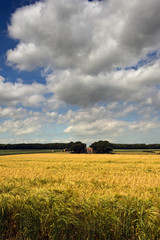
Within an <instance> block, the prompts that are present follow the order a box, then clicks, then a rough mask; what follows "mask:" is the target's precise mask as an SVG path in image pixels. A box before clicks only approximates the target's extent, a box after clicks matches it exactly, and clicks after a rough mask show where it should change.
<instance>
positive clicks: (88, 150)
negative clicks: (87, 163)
mask: <svg viewBox="0 0 160 240" xmlns="http://www.w3.org/2000/svg"><path fill="white" fill-rule="evenodd" d="M93 152H94V150H93V148H90V147H88V148H86V153H93Z"/></svg>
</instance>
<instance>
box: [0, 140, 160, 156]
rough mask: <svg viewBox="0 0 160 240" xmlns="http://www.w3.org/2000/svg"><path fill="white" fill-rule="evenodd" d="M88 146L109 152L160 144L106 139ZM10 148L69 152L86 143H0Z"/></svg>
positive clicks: (78, 150) (82, 149) (83, 149)
mask: <svg viewBox="0 0 160 240" xmlns="http://www.w3.org/2000/svg"><path fill="white" fill-rule="evenodd" d="M89 147H90V148H93V151H94V152H95V153H111V152H112V150H113V149H160V144H157V143H156V144H137V143H136V144H117V143H110V142H108V141H102V140H101V141H97V142H94V143H92V144H91V145H90V146H89ZM9 149H10V150H11V149H25V150H26V149H28V150H29V149H30V150H32V149H44V150H47V149H51V150H54V149H59V150H62V151H69V152H71V153H84V152H86V151H87V150H86V144H85V143H82V142H80V141H77V142H70V143H19V144H0V150H9Z"/></svg>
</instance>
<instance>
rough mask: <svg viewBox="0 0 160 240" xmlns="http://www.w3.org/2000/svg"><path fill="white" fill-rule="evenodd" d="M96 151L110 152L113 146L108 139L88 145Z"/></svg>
mask: <svg viewBox="0 0 160 240" xmlns="http://www.w3.org/2000/svg"><path fill="white" fill-rule="evenodd" d="M90 147H91V148H93V149H94V151H95V152H96V153H111V152H112V150H113V148H112V145H111V143H110V142H108V141H98V142H94V143H92V144H91V145H90Z"/></svg>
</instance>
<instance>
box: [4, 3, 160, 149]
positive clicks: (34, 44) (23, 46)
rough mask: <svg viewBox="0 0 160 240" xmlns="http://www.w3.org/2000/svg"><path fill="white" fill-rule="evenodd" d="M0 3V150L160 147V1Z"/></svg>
mask: <svg viewBox="0 0 160 240" xmlns="http://www.w3.org/2000/svg"><path fill="white" fill-rule="evenodd" d="M0 5H1V6H0V143H6V144H7V143H34V142H40V143H49V142H50V143H51V142H70V141H79V140H80V141H83V142H85V143H87V144H88V145H89V144H91V143H92V142H94V141H97V140H108V141H110V142H112V143H160V137H159V136H160V24H159V23H160V14H159V12H160V1H159V0H152V1H150V0H141V1H139V0H128V1H126V0H118V1H117V0H101V1H100V0H99V1H96V0H93V1H91V0H89V1H87V0H67V1H66V0H43V1H40V0H39V1H36V0H7V1H6V0H1V3H0Z"/></svg>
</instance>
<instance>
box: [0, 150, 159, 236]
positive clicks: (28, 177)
mask: <svg viewBox="0 0 160 240" xmlns="http://www.w3.org/2000/svg"><path fill="white" fill-rule="evenodd" d="M7 239H8V240H47V239H48V240H54V239H55V240H63V239H65V240H126V239H127V240H132V239H135V240H154V239H155V240H158V239H160V155H158V154H108V155H107V154H104V155H103V154H65V153H63V154H60V153H53V154H51V153H40V154H37V153H34V154H21V155H6V156H0V240H7Z"/></svg>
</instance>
